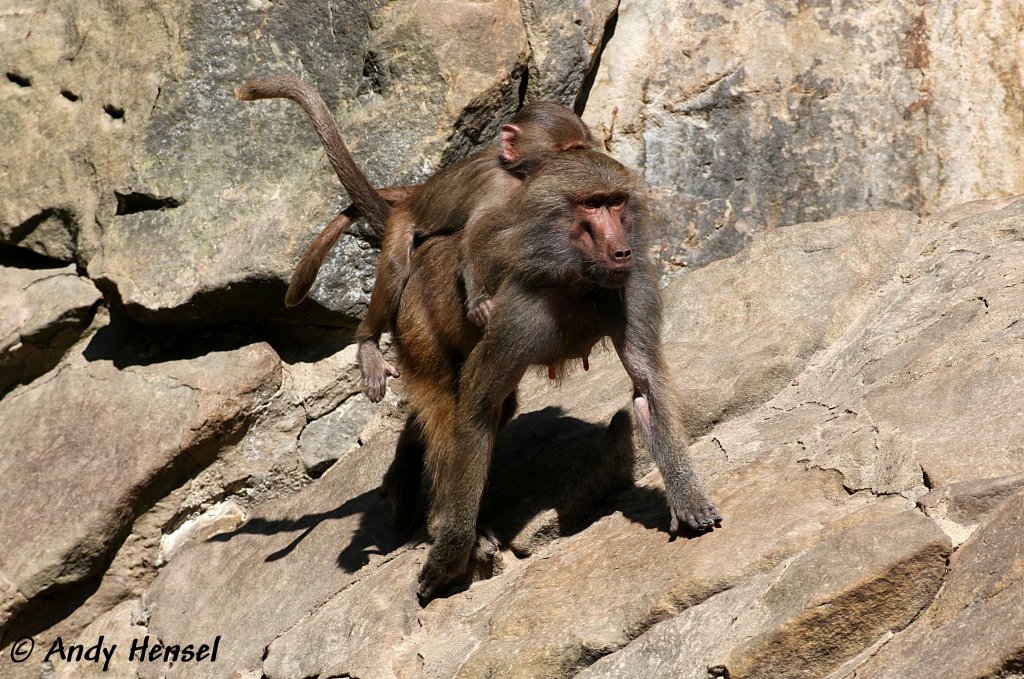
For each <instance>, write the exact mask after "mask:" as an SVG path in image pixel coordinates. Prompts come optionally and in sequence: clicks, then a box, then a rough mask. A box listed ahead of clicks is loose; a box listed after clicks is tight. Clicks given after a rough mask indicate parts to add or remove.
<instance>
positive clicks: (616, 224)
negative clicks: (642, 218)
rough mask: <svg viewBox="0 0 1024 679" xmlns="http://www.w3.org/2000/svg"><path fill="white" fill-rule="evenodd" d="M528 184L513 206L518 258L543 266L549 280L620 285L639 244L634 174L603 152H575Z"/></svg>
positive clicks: (549, 164) (556, 160)
mask: <svg viewBox="0 0 1024 679" xmlns="http://www.w3.org/2000/svg"><path fill="white" fill-rule="evenodd" d="M528 184H529V186H524V187H523V190H522V192H521V194H520V195H521V196H524V197H526V198H527V200H525V201H523V203H522V204H521V205H520V206H518V215H519V221H520V223H521V224H523V225H525V226H524V231H523V238H522V239H521V241H520V243H521V247H522V257H523V258H526V259H527V260H529V261H536V262H544V263H546V264H547V269H546V270H545V271H544V272H543V273H546V274H547V276H546V277H548V278H561V279H562V280H571V279H573V278H576V279H579V280H583V281H586V282H588V283H590V284H594V285H598V286H600V287H605V288H620V287H622V286H623V285H625V284H626V281H627V280H628V279H629V275H630V273H631V272H632V271H633V266H634V263H635V261H636V257H635V256H634V250H635V249H636V248H637V243H638V242H639V240H638V234H636V233H635V228H634V227H635V225H636V224H638V223H639V221H638V220H637V219H636V217H637V211H638V210H639V209H640V208H639V207H638V204H639V202H640V199H639V196H638V195H637V192H638V190H637V185H636V184H637V182H636V179H635V178H634V176H633V174H632V173H631V172H630V171H629V170H627V169H626V168H625V167H623V166H622V165H620V164H619V163H618V162H616V161H615V160H613V159H612V158H609V157H608V156H606V155H604V154H603V153H600V152H598V151H592V150H576V151H569V152H566V153H562V154H560V155H559V156H557V157H555V158H553V159H552V160H549V161H548V162H547V163H545V165H544V167H543V168H542V169H541V170H540V172H539V173H538V174H537V175H536V176H535V177H533V178H532V179H531V180H529V181H528ZM555 269H557V270H555Z"/></svg>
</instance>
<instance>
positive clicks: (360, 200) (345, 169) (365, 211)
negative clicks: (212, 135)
mask: <svg viewBox="0 0 1024 679" xmlns="http://www.w3.org/2000/svg"><path fill="white" fill-rule="evenodd" d="M235 96H236V97H238V98H239V99H241V100H243V101H252V100H254V99H291V100H292V101H294V102H295V103H297V104H298V105H299V106H301V107H302V110H303V111H305V112H306V115H308V116H309V119H310V120H311V121H312V122H313V128H314V129H315V130H316V133H317V136H319V137H320V142H321V143H322V144H323V145H324V150H325V151H326V152H327V159H328V160H329V161H331V167H333V168H334V172H335V173H336V174H337V175H338V179H340V180H341V185H342V186H343V187H345V191H346V192H347V193H348V195H349V198H351V199H352V204H353V205H355V207H356V209H357V210H358V211H359V212H360V213H361V214H362V215H363V216H364V217H366V221H367V222H368V223H369V225H370V228H372V229H373V230H374V231H375V232H376V233H377V235H378V236H380V237H381V238H383V237H384V224H385V222H386V221H387V218H388V214H389V213H390V211H391V208H390V206H389V205H388V203H387V201H385V200H384V199H383V198H382V197H381V196H380V195H379V194H378V193H377V191H376V190H374V188H373V186H372V185H371V184H370V181H369V180H368V179H367V178H366V175H365V174H363V172H362V170H360V169H359V168H358V167H356V164H355V162H354V161H353V160H352V156H351V155H350V154H349V152H348V149H347V148H345V143H344V142H343V141H342V140H341V134H339V133H338V125H337V123H335V122H334V118H333V116H331V113H330V111H328V110H327V105H326V104H324V100H323V99H322V98H321V97H320V93H319V92H317V91H316V89H314V88H313V87H312V86H311V85H309V84H307V83H304V82H302V81H301V80H299V79H297V78H294V77H292V76H288V75H274V76H269V77H266V78H259V79H257V80H247V81H245V82H244V83H242V84H241V85H239V86H238V87H236V88H235Z"/></svg>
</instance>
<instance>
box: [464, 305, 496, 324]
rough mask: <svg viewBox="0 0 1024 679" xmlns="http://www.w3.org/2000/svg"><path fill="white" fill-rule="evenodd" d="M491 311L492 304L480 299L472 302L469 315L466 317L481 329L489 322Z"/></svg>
mask: <svg viewBox="0 0 1024 679" xmlns="http://www.w3.org/2000/svg"><path fill="white" fill-rule="evenodd" d="M493 309H494V302H492V301H491V300H489V299H481V300H478V301H476V302H473V304H472V306H471V307H470V309H469V313H468V314H466V316H467V317H469V320H470V321H472V322H473V323H474V324H475V325H476V326H477V327H478V328H482V327H484V326H485V325H487V322H488V321H490V320H491V311H492V310H493Z"/></svg>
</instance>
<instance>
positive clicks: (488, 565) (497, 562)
mask: <svg viewBox="0 0 1024 679" xmlns="http://www.w3.org/2000/svg"><path fill="white" fill-rule="evenodd" d="M476 531H477V532H476V544H474V545H473V553H472V554H471V555H470V557H469V572H468V573H467V575H468V577H469V580H470V581H472V582H476V581H477V580H487V579H488V578H493V577H494V576H495V575H497V574H498V573H500V572H501V571H502V570H503V567H504V560H503V559H502V556H501V540H499V539H498V536H497V535H495V534H494V532H493V531H491V530H490V529H489V528H485V527H484V526H478V527H477V529H476Z"/></svg>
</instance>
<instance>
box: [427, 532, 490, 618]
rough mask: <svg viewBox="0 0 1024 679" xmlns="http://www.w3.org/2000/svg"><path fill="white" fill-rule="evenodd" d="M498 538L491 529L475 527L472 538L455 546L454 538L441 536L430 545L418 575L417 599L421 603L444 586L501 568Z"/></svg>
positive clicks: (463, 582) (465, 583)
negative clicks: (461, 546)
mask: <svg viewBox="0 0 1024 679" xmlns="http://www.w3.org/2000/svg"><path fill="white" fill-rule="evenodd" d="M500 549H501V542H500V540H499V539H498V537H497V535H495V534H494V533H493V532H492V531H491V530H489V529H487V528H485V527H482V526H481V527H479V528H478V529H477V533H476V536H475V539H474V540H472V541H471V542H470V544H469V545H468V546H467V547H463V548H461V550H460V548H459V546H458V543H457V542H456V541H455V540H447V541H446V540H445V539H444V538H443V537H442V538H441V539H439V540H438V541H436V542H435V543H434V545H433V546H432V547H431V548H430V554H429V555H428V556H427V563H426V564H424V566H423V570H421V571H420V576H419V582H420V586H419V590H418V591H417V596H419V599H420V602H421V603H423V604H424V605H425V604H426V603H427V602H428V601H429V600H430V599H433V598H434V597H436V596H438V595H440V594H442V593H443V592H444V591H446V590H448V589H452V588H455V587H459V586H468V585H469V583H471V582H475V581H477V580H486V579H487V578H490V577H493V576H494V575H496V574H497V573H500V572H501V566H502V557H501V551H500Z"/></svg>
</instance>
